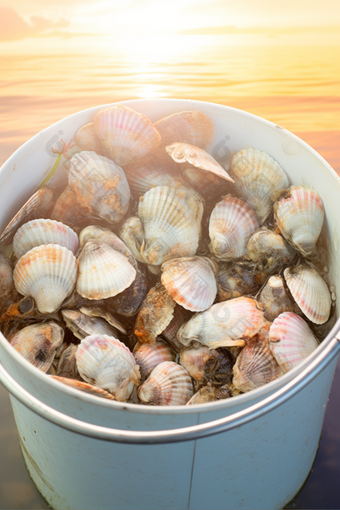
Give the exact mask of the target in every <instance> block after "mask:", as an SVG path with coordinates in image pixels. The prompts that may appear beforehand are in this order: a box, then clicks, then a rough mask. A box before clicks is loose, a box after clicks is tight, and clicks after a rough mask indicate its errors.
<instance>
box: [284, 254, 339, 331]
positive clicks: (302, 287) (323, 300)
mask: <svg viewBox="0 0 340 510" xmlns="http://www.w3.org/2000/svg"><path fill="white" fill-rule="evenodd" d="M284 277H285V280H286V283H287V285H288V288H289V290H290V292H291V294H292V296H293V298H294V299H295V301H296V303H297V304H298V305H299V308H300V310H302V312H303V313H304V314H305V316H306V317H307V318H308V319H309V320H311V321H312V322H314V323H315V324H324V323H325V322H327V320H328V319H329V315H330V312H331V305H332V298H331V295H330V292H329V289H328V286H327V284H326V282H325V280H324V279H323V278H322V276H321V275H320V274H319V272H318V271H317V269H316V268H315V267H314V266H311V265H309V264H307V263H305V264H300V265H299V266H297V267H295V268H289V267H287V269H285V270H284Z"/></svg>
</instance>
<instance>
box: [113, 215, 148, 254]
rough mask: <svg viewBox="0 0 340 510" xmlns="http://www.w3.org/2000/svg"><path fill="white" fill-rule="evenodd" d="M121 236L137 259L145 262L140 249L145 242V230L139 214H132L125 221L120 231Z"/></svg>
mask: <svg viewBox="0 0 340 510" xmlns="http://www.w3.org/2000/svg"><path fill="white" fill-rule="evenodd" d="M119 236H120V238H121V239H122V240H123V241H124V243H125V245H126V246H127V247H128V249H129V250H130V251H131V253H132V254H133V256H134V257H135V258H136V260H138V261H139V262H143V263H144V262H145V261H144V259H143V258H142V256H141V254H140V249H141V247H142V244H143V242H144V230H143V225H142V222H141V220H140V218H139V217H138V216H131V217H130V218H128V219H127V220H126V221H124V223H123V225H122V227H121V229H120V231H119Z"/></svg>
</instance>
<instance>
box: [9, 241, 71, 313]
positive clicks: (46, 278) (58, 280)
mask: <svg viewBox="0 0 340 510" xmlns="http://www.w3.org/2000/svg"><path fill="white" fill-rule="evenodd" d="M76 280H77V263H76V258H75V256H74V255H73V253H72V252H71V251H70V250H68V249H67V248H65V247H63V246H58V245H56V244H49V245H42V246H37V247H36V248H33V249H32V250H30V251H28V252H27V253H25V255H23V256H22V257H21V258H20V259H19V260H18V262H17V264H16V266H15V268H14V285H15V288H16V289H17V291H18V292H20V294H22V295H23V296H25V297H26V296H27V297H28V296H31V297H32V298H33V299H34V300H35V302H36V305H37V308H38V310H39V312H40V313H52V312H55V311H56V310H58V309H59V307H60V306H61V304H62V302H63V301H64V299H66V298H67V296H69V295H70V294H71V292H72V291H73V289H74V287H75V283H76Z"/></svg>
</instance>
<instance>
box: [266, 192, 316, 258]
mask: <svg viewBox="0 0 340 510" xmlns="http://www.w3.org/2000/svg"><path fill="white" fill-rule="evenodd" d="M274 212H275V219H276V222H277V225H278V227H279V229H280V230H281V232H282V235H283V237H284V238H285V239H287V241H289V242H290V243H291V244H292V245H293V246H294V247H295V248H296V249H297V250H299V251H300V252H301V253H302V255H304V256H305V257H307V256H309V255H311V254H312V253H313V251H314V249H315V246H316V242H317V240H318V238H319V235H320V232H321V229H322V225H323V222H324V216H325V213H324V208H323V204H322V200H321V198H320V195H319V193H318V192H317V191H315V190H314V189H312V188H307V187H306V186H292V187H291V188H289V190H288V192H287V197H283V198H281V200H278V201H277V202H276V203H275V205H274Z"/></svg>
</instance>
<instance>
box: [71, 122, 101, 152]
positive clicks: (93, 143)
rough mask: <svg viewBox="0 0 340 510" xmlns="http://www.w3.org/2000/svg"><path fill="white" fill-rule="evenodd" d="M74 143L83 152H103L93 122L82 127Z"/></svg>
mask: <svg viewBox="0 0 340 510" xmlns="http://www.w3.org/2000/svg"><path fill="white" fill-rule="evenodd" d="M74 141H75V142H76V145H77V146H78V147H79V149H80V150H81V151H94V152H96V153H97V154H100V153H101V152H102V149H101V147H100V143H99V141H98V139H97V137H96V134H95V132H94V126H93V122H89V123H88V124H84V126H81V127H80V128H79V129H78V131H77V132H76V134H75V137H74Z"/></svg>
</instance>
